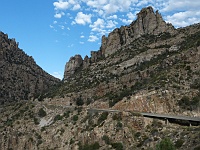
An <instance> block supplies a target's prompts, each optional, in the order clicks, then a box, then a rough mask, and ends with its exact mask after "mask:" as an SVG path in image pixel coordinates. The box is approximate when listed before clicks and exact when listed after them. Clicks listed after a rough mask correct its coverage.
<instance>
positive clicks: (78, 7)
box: [72, 4, 81, 10]
mask: <svg viewBox="0 0 200 150" xmlns="http://www.w3.org/2000/svg"><path fill="white" fill-rule="evenodd" d="M80 8H81V6H80V5H79V4H76V5H74V7H73V8H72V10H78V9H80Z"/></svg>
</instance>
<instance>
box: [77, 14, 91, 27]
mask: <svg viewBox="0 0 200 150" xmlns="http://www.w3.org/2000/svg"><path fill="white" fill-rule="evenodd" d="M91 17H92V15H91V14H84V13H83V12H78V13H77V15H76V18H75V22H76V23H77V24H81V25H85V24H87V23H91Z"/></svg>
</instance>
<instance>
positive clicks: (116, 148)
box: [111, 143, 123, 150]
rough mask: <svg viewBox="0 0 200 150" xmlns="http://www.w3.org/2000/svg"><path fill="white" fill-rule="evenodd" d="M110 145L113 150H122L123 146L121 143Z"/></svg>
mask: <svg viewBox="0 0 200 150" xmlns="http://www.w3.org/2000/svg"><path fill="white" fill-rule="evenodd" d="M111 145H112V147H113V148H114V149H115V150H123V144H122V143H112V144H111Z"/></svg>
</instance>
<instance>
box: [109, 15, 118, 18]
mask: <svg viewBox="0 0 200 150" xmlns="http://www.w3.org/2000/svg"><path fill="white" fill-rule="evenodd" d="M107 19H117V15H112V16H109V17H107Z"/></svg>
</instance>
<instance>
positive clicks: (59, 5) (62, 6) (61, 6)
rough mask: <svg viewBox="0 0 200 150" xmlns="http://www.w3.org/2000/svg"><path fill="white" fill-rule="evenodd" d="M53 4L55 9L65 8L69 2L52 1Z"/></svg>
mask: <svg viewBox="0 0 200 150" xmlns="http://www.w3.org/2000/svg"><path fill="white" fill-rule="evenodd" d="M53 5H54V6H55V10H66V9H67V8H68V7H69V3H68V2H66V1H65V2H64V1H62V0H59V1H58V2H54V3H53Z"/></svg>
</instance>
